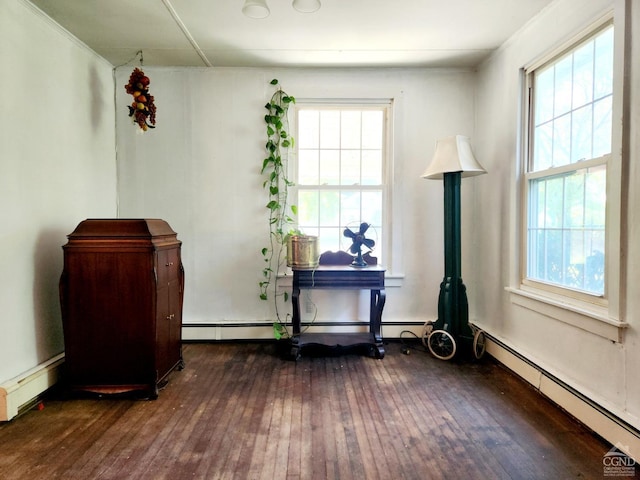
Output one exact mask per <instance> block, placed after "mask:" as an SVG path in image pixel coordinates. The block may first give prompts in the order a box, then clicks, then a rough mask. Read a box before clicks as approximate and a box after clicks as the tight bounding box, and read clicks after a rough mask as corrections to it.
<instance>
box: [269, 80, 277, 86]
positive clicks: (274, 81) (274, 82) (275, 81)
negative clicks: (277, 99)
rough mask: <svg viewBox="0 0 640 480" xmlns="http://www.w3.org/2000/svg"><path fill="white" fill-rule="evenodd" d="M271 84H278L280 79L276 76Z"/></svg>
mask: <svg viewBox="0 0 640 480" xmlns="http://www.w3.org/2000/svg"><path fill="white" fill-rule="evenodd" d="M270 83H271V85H277V84H278V79H277V78H274V79H273V80H271V82H270Z"/></svg>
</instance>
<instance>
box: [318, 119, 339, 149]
mask: <svg viewBox="0 0 640 480" xmlns="http://www.w3.org/2000/svg"><path fill="white" fill-rule="evenodd" d="M320 148H340V112H338V111H335V110H328V111H325V110H323V111H321V112H320Z"/></svg>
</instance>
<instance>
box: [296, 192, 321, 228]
mask: <svg viewBox="0 0 640 480" xmlns="http://www.w3.org/2000/svg"><path fill="white" fill-rule="evenodd" d="M318 212H319V192H318V191H317V190H302V191H300V192H299V193H298V225H299V226H300V228H301V229H302V230H303V231H304V232H305V233H307V235H311V234H310V233H308V232H307V231H306V229H307V228H308V227H310V226H314V225H318V222H319V216H318Z"/></svg>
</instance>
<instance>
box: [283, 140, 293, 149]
mask: <svg viewBox="0 0 640 480" xmlns="http://www.w3.org/2000/svg"><path fill="white" fill-rule="evenodd" d="M289 145H291V142H290V141H289V140H283V141H282V146H283V147H284V148H289Z"/></svg>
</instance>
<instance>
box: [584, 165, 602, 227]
mask: <svg viewBox="0 0 640 480" xmlns="http://www.w3.org/2000/svg"><path fill="white" fill-rule="evenodd" d="M585 177H586V178H585V192H586V193H585V225H586V226H588V227H592V228H597V229H600V230H602V231H604V227H605V218H606V206H607V170H606V169H605V168H604V167H601V168H591V169H589V170H588V171H587V174H586V175H585Z"/></svg>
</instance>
